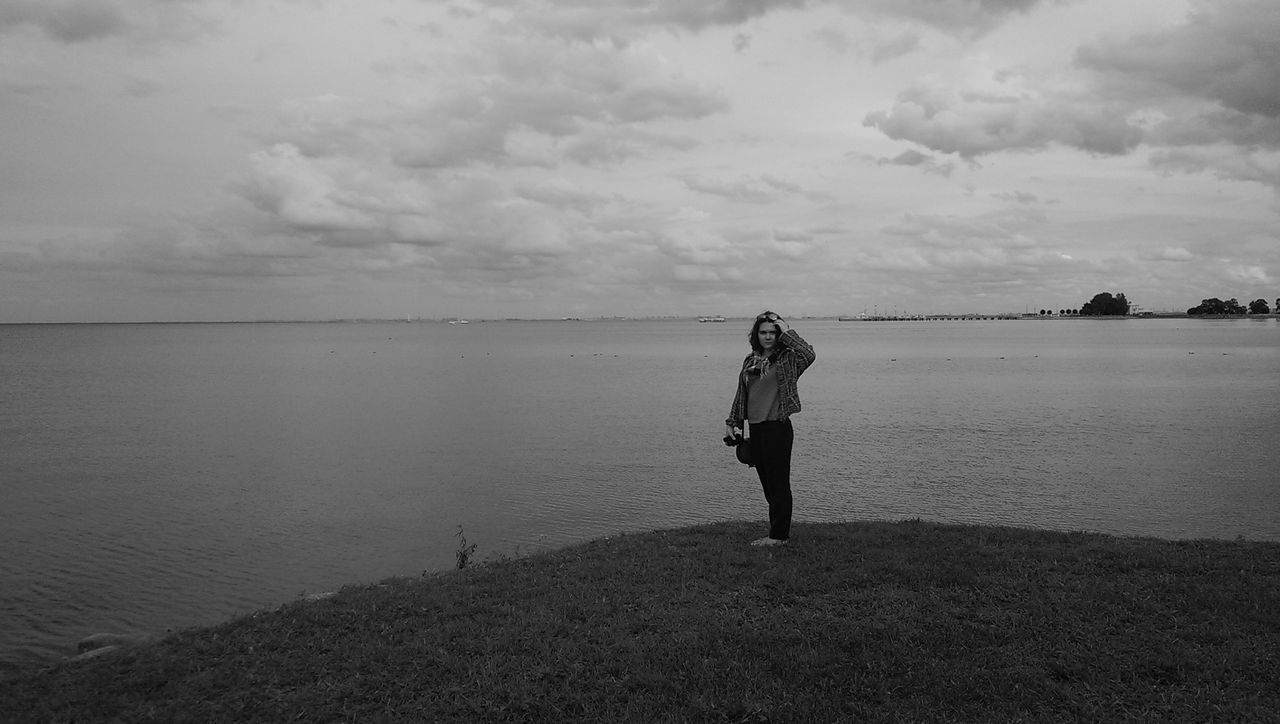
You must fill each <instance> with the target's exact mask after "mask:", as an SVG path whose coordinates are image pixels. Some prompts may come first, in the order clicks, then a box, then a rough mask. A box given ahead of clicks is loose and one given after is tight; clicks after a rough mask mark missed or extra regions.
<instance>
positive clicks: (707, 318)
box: [698, 315, 724, 322]
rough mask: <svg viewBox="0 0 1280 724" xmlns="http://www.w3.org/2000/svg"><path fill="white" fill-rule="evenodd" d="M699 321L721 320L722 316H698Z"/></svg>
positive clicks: (722, 319)
mask: <svg viewBox="0 0 1280 724" xmlns="http://www.w3.org/2000/svg"><path fill="white" fill-rule="evenodd" d="M698 321H699V322H723V321H724V317H721V316H719V315H716V316H714V317H698Z"/></svg>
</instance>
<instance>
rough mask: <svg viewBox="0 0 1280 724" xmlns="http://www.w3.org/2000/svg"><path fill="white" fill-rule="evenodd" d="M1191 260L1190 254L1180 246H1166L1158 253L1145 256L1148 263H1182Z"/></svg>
mask: <svg viewBox="0 0 1280 724" xmlns="http://www.w3.org/2000/svg"><path fill="white" fill-rule="evenodd" d="M1192 258H1193V256H1192V254H1191V252H1189V251H1187V250H1186V249H1184V248H1182V247H1180V246H1178V247H1173V246H1166V247H1164V248H1163V249H1160V250H1159V251H1157V252H1155V253H1154V254H1149V255H1147V256H1146V259H1147V260H1148V261H1173V262H1184V261H1191V260H1192Z"/></svg>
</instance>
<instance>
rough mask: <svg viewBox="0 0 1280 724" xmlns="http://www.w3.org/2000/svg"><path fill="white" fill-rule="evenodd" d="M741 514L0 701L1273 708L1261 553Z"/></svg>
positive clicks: (246, 626) (1242, 544) (111, 665)
mask: <svg viewBox="0 0 1280 724" xmlns="http://www.w3.org/2000/svg"><path fill="white" fill-rule="evenodd" d="M756 528H758V524H745V523H724V524H716V525H708V526H699V527H694V528H684V529H677V530H665V531H657V532H653V533H646V534H641V535H624V536H618V537H614V538H609V539H604V540H597V541H592V542H590V543H586V544H583V545H579V546H575V547H572V548H567V549H563V550H559V551H553V552H548V553H540V554H536V555H531V556H528V557H524V558H516V559H504V560H499V561H496V562H490V563H485V564H482V565H465V566H459V570H456V571H451V572H448V573H438V574H435V575H431V576H427V577H423V578H416V579H390V580H387V581H383V582H381V583H378V584H374V585H365V586H350V587H347V588H344V589H342V590H341V591H339V592H338V593H337V594H336V595H334V596H331V597H329V598H326V599H322V600H316V601H298V602H293V603H290V604H287V605H284V606H281V607H279V608H278V609H275V610H272V611H264V612H260V613H257V614H253V615H251V616H247V617H244V618H241V619H237V620H234V621H230V622H227V623H225V624H222V625H220V626H215V627H212V628H203V629H192V630H188V631H182V632H179V633H177V634H173V635H171V636H168V637H167V638H165V639H163V640H161V641H159V642H157V643H154V644H150V645H146V646H141V647H137V648H133V649H129V650H127V651H125V652H123V653H120V654H118V655H117V656H114V657H103V658H98V659H91V660H88V661H84V662H78V663H68V664H62V665H59V666H55V667H52V668H49V669H45V670H41V671H31V672H25V673H23V674H21V675H20V676H19V677H18V678H16V679H14V680H11V681H7V682H4V683H3V684H0V712H6V713H7V714H0V717H4V716H10V717H12V716H14V714H13V713H14V712H17V713H19V715H20V717H21V718H20V719H19V720H23V721H26V720H33V721H106V720H120V721H166V722H167V721H226V720H234V721H264V722H267V721H269V722H278V721H297V720H301V721H363V720H372V721H384V720H391V721H397V720H398V721H446V722H448V721H458V722H463V721H466V722H471V721H556V722H561V721H706V722H782V721H870V722H875V721H913V722H914V721H919V722H947V721H1005V722H1020V721H1090V722H1092V721H1120V720H1143V721H1162V722H1166V721H1167V722H1202V721H1274V716H1275V712H1276V711H1280V687H1276V685H1275V684H1276V672H1277V671H1280V661H1278V660H1277V652H1278V651H1280V544H1276V543H1258V542H1247V541H1160V540H1152V539H1136V538H1116V537H1110V536H1105V535H1094V534H1084V533H1052V532H1043V531H1034V530H1023V529H1011V528H991V527H974V526H951V525H938V524H929V523H922V522H918V521H912V522H906V523H848V524H808V525H797V526H795V528H794V530H793V537H792V540H791V542H790V543H789V544H788V545H787V546H783V547H778V548H771V549H761V548H752V547H749V546H748V545H747V542H748V541H749V540H750V539H751V538H752V537H754V536H753V534H754V533H755V532H756ZM459 537H460V538H461V537H462V536H461V531H459ZM467 545H469V544H466V543H465V540H464V541H463V542H462V546H467ZM471 552H473V551H468V554H467V556H468V558H469V557H470V553H471ZM459 560H460V561H461V558H460V559H459Z"/></svg>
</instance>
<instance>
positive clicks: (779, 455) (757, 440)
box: [749, 420, 795, 540]
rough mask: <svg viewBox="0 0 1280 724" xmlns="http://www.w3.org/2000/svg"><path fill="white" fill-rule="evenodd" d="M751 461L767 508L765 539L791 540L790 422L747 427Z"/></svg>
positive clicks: (793, 433)
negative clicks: (767, 505)
mask: <svg viewBox="0 0 1280 724" xmlns="http://www.w3.org/2000/svg"><path fill="white" fill-rule="evenodd" d="M749 439H750V441H751V460H752V461H754V462H755V464H756V474H757V475H759V476H760V486H761V487H763V488H764V499H765V502H767V503H768V504H769V537H770V538H776V539H778V540H786V539H787V538H789V537H791V444H792V443H793V442H794V441H795V430H793V429H792V427H791V421H790V420H783V421H777V422H774V421H769V422H753V423H751V437H750V438H749Z"/></svg>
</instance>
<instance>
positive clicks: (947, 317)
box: [837, 314, 1039, 322]
mask: <svg viewBox="0 0 1280 724" xmlns="http://www.w3.org/2000/svg"><path fill="white" fill-rule="evenodd" d="M1023 316H1024V315H1020V314H916V315H909V316H908V315H858V316H854V317H837V319H838V320H840V321H841V322H946V321H968V320H981V319H1022V318H1023ZM1032 316H1035V317H1038V316H1039V315H1032Z"/></svg>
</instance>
